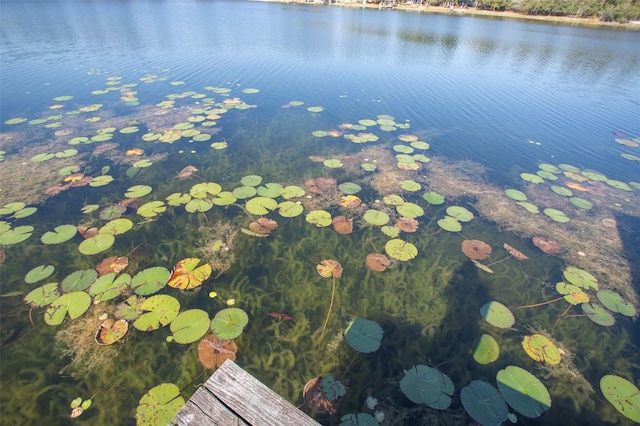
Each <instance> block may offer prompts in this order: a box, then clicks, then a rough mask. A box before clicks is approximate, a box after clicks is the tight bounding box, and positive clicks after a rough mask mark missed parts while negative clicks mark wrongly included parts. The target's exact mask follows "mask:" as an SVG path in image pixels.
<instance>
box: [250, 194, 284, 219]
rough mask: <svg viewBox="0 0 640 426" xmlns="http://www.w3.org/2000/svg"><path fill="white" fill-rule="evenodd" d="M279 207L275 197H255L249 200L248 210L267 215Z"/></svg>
mask: <svg viewBox="0 0 640 426" xmlns="http://www.w3.org/2000/svg"><path fill="white" fill-rule="evenodd" d="M277 207H278V202H277V201H276V200H274V199H273V198H268V197H255V198H252V199H250V200H249V201H247V203H246V208H247V211H248V212H249V213H251V214H255V215H260V216H262V215H265V214H268V213H269V212H270V211H272V210H275V209H276V208H277Z"/></svg>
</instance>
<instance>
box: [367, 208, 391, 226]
mask: <svg viewBox="0 0 640 426" xmlns="http://www.w3.org/2000/svg"><path fill="white" fill-rule="evenodd" d="M363 219H364V220H365V221H366V222H367V223H369V224H371V225H377V226H382V225H386V224H387V223H389V215H388V214H386V213H385V212H381V211H379V210H367V211H366V212H364V216H363Z"/></svg>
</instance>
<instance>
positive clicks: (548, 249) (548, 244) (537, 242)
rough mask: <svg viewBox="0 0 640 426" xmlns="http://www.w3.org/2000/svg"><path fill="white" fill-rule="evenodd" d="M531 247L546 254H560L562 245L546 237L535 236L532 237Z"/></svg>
mask: <svg viewBox="0 0 640 426" xmlns="http://www.w3.org/2000/svg"><path fill="white" fill-rule="evenodd" d="M532 241H533V245H534V246H536V247H538V248H539V249H540V250H542V251H543V252H545V253H547V254H560V253H562V245H560V242H559V241H557V240H554V239H552V238H547V237H541V236H535V237H533V240H532Z"/></svg>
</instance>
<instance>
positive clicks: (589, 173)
mask: <svg viewBox="0 0 640 426" xmlns="http://www.w3.org/2000/svg"><path fill="white" fill-rule="evenodd" d="M581 174H582V176H584V177H586V178H588V179H589V180H593V181H596V182H606V181H607V180H609V179H608V178H607V177H606V176H605V175H604V173H600V172H597V171H595V170H583V171H582V172H581Z"/></svg>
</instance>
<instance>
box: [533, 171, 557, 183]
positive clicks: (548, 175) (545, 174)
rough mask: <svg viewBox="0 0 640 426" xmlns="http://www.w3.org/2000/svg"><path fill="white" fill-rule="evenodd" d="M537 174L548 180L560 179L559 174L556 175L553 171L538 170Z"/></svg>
mask: <svg viewBox="0 0 640 426" xmlns="http://www.w3.org/2000/svg"><path fill="white" fill-rule="evenodd" d="M536 175H538V176H540V177H541V178H543V179H546V180H551V181H554V180H558V176H556V175H554V174H553V173H550V172H547V171H544V170H538V171H537V172H536Z"/></svg>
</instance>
